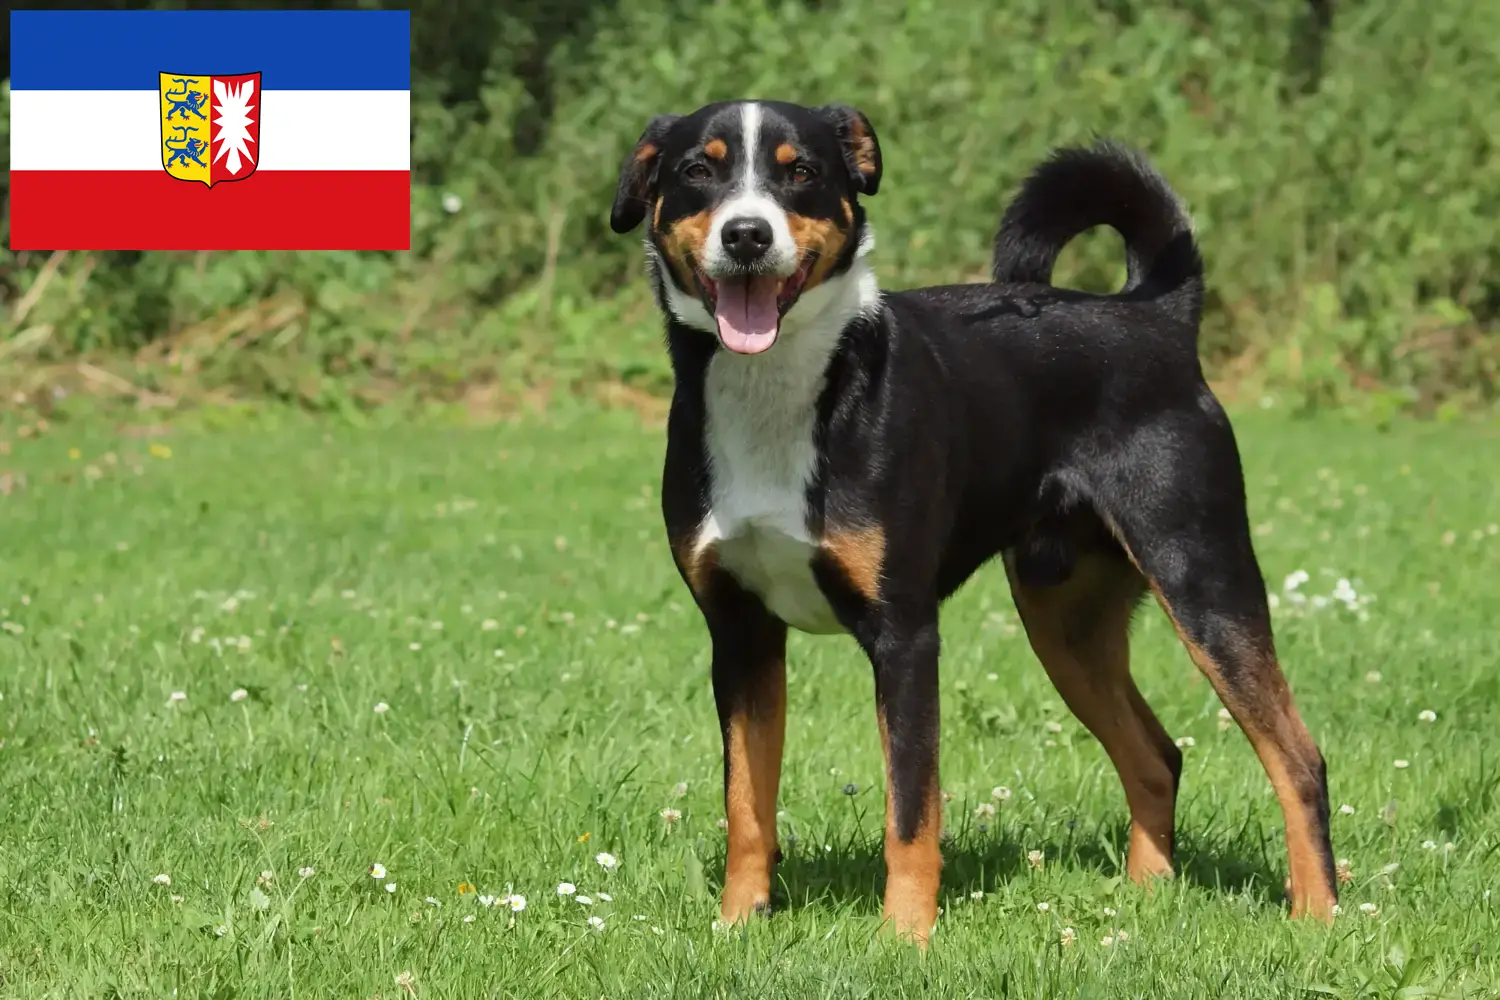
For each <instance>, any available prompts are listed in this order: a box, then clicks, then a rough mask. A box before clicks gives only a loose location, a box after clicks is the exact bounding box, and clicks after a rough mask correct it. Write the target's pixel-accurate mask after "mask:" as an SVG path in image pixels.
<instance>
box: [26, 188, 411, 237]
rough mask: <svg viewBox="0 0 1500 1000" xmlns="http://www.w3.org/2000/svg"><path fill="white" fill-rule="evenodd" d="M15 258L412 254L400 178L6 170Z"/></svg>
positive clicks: (406, 193)
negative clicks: (155, 253) (218, 179)
mask: <svg viewBox="0 0 1500 1000" xmlns="http://www.w3.org/2000/svg"><path fill="white" fill-rule="evenodd" d="M10 248H11V249H12V250H409V249H411V174H410V173H409V172H408V171H405V170H327V171H325V170H272V171H257V172H256V173H255V174H254V175H252V176H250V177H247V178H245V179H244V180H242V181H233V182H230V183H227V184H215V185H214V186H213V187H211V188H210V187H205V186H204V185H202V184H197V183H191V182H188V181H180V180H177V179H176V178H173V177H169V176H168V175H167V174H166V172H165V171H156V170H129V171H109V172H105V171H90V170H12V171H11V173H10Z"/></svg>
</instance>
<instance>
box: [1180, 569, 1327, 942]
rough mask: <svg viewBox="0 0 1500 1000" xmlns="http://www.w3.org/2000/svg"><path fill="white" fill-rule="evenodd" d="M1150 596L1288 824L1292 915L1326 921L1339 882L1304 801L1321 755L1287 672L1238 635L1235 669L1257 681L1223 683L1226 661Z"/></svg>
mask: <svg viewBox="0 0 1500 1000" xmlns="http://www.w3.org/2000/svg"><path fill="white" fill-rule="evenodd" d="M1152 590H1153V591H1155V592H1156V599H1157V601H1158V603H1160V604H1161V607H1162V610H1164V611H1165V612H1166V613H1167V617H1168V618H1169V619H1171V621H1172V627H1173V628H1174V629H1176V631H1177V637H1178V639H1180V640H1181V641H1182V644H1183V646H1185V647H1186V648H1187V651H1188V655H1189V656H1190V657H1192V660H1193V663H1194V664H1195V665H1196V666H1197V667H1198V669H1199V670H1200V671H1202V672H1203V675H1204V676H1205V677H1207V678H1208V680H1209V683H1210V684H1212V685H1213V687H1214V690H1215V691H1217V692H1218V694H1219V700H1220V701H1222V702H1223V703H1224V705H1225V707H1226V708H1228V709H1229V712H1230V714H1231V715H1233V716H1234V720H1235V721H1236V722H1237V723H1239V726H1240V729H1241V730H1242V731H1243V732H1244V734H1245V737H1246V739H1248V740H1249V741H1250V745H1251V746H1252V747H1253V748H1254V749H1255V755H1256V756H1257V757H1259V758H1260V762H1261V766H1262V767H1264V768H1265V769H1266V776H1267V777H1269V778H1270V779H1271V787H1272V788H1273V789H1275V791H1276V799H1277V801H1278V802H1280V803H1281V814H1282V817H1283V820H1284V822H1285V824H1286V851H1287V868H1288V871H1289V872H1290V875H1291V886H1290V888H1289V890H1288V896H1290V898H1291V903H1292V914H1291V915H1292V916H1293V917H1315V918H1317V919H1319V920H1323V921H1327V922H1332V920H1333V906H1334V904H1335V903H1337V902H1338V896H1337V890H1336V889H1335V888H1334V886H1333V884H1332V883H1331V882H1330V881H1329V874H1328V868H1329V864H1328V861H1329V860H1331V859H1327V860H1325V857H1324V852H1323V849H1322V846H1321V836H1320V833H1321V832H1323V831H1322V830H1320V827H1322V824H1320V823H1319V822H1318V821H1317V817H1316V815H1315V813H1314V809H1315V804H1314V802H1312V801H1309V798H1310V797H1311V795H1312V794H1313V792H1314V786H1315V785H1317V784H1318V783H1319V779H1317V778H1316V777H1314V776H1313V775H1311V774H1309V773H1308V762H1310V761H1320V760H1321V759H1322V755H1321V754H1320V753H1319V751H1318V746H1317V743H1315V742H1314V741H1313V738H1312V734H1311V733H1309V732H1308V731H1307V726H1306V724H1305V723H1303V721H1302V714H1301V713H1300V712H1298V711H1297V705H1296V703H1295V702H1294V701H1293V700H1292V691H1291V688H1290V687H1289V686H1288V685H1287V683H1286V675H1284V674H1283V673H1282V672H1281V666H1280V664H1278V663H1277V661H1276V654H1275V653H1274V652H1270V651H1266V650H1258V649H1256V648H1255V646H1254V644H1253V643H1250V642H1248V641H1246V642H1241V643H1240V644H1239V646H1240V648H1239V649H1238V650H1237V651H1236V652H1235V655H1234V659H1235V660H1236V661H1237V662H1236V667H1235V669H1236V672H1237V674H1238V676H1240V677H1243V678H1245V679H1246V680H1248V681H1250V683H1253V684H1255V685H1256V687H1257V690H1256V691H1255V693H1254V695H1253V696H1252V697H1248V698H1247V697H1245V696H1244V693H1243V692H1242V691H1241V690H1238V689H1237V688H1236V687H1235V686H1231V685H1230V684H1228V683H1226V681H1225V678H1224V669H1223V667H1221V666H1220V664H1219V663H1218V662H1216V661H1215V660H1214V658H1213V657H1212V656H1211V655H1209V652H1208V650H1206V649H1204V648H1203V647H1202V646H1200V645H1198V644H1197V643H1196V642H1194V641H1193V640H1192V639H1191V638H1190V637H1189V636H1188V634H1187V632H1186V630H1184V629H1183V627H1182V624H1181V623H1180V622H1179V621H1178V620H1177V616H1176V615H1175V614H1173V612H1172V607H1171V605H1170V604H1169V603H1168V602H1167V599H1166V597H1165V596H1164V595H1163V594H1162V593H1161V592H1160V591H1159V590H1156V588H1155V587H1153V588H1152Z"/></svg>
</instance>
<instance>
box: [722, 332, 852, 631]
mask: <svg viewBox="0 0 1500 1000" xmlns="http://www.w3.org/2000/svg"><path fill="white" fill-rule="evenodd" d="M817 347H818V345H817V344H816V343H815V342H814V341H813V339H812V338H793V339H790V340H788V341H787V342H785V343H778V344H777V345H776V347H775V348H773V349H772V350H771V351H770V352H769V353H768V354H767V355H765V356H764V357H742V356H740V355H735V354H730V353H729V352H728V351H720V352H719V353H718V354H717V355H715V356H714V359H713V361H712V362H710V364H709V369H708V378H707V384H706V385H705V387H704V388H705V400H704V401H705V404H706V408H707V418H708V419H707V428H706V432H707V433H706V438H707V449H708V462H709V476H710V482H711V489H710V504H711V506H710V510H709V514H708V516H707V517H706V518H705V519H704V522H703V527H702V529H701V530H700V532H699V535H698V546H699V548H700V549H701V548H704V547H707V546H710V545H711V546H713V547H714V549H715V550H716V554H717V559H716V562H717V563H718V565H719V566H721V567H722V568H723V569H725V570H726V571H728V572H729V573H730V574H731V575H733V576H734V577H735V579H736V580H738V581H739V582H740V584H741V585H742V586H744V587H745V588H747V589H748V590H750V591H751V592H753V593H755V594H756V595H757V596H759V597H760V599H761V600H762V601H763V602H765V605H766V607H767V608H768V609H769V610H770V611H771V613H772V614H774V615H776V616H777V617H778V618H780V619H781V620H782V621H784V622H786V623H787V624H788V625H791V626H792V627H793V628H797V629H801V630H802V631H804V632H813V633H818V634H828V633H834V632H842V631H843V627H842V626H841V625H840V624H839V622H838V619H837V618H836V617H835V616H834V613H833V609H832V608H831V607H829V605H828V601H827V599H826V598H825V597H824V596H823V593H822V591H821V590H820V589H819V587H818V584H817V581H816V580H814V578H813V574H812V557H813V556H814V554H816V552H817V540H816V539H815V538H813V536H812V533H811V532H809V531H808V528H807V490H808V486H809V484H810V483H811V481H812V478H813V474H814V472H815V466H816V463H817V451H816V449H815V447H814V445H813V423H814V416H815V407H816V404H817V396H818V391H819V389H821V388H822V385H823V380H824V371H825V369H826V366H827V360H828V359H827V355H826V354H824V353H823V352H822V351H821V350H809V348H817ZM809 354H811V355H812V356H808V355H809Z"/></svg>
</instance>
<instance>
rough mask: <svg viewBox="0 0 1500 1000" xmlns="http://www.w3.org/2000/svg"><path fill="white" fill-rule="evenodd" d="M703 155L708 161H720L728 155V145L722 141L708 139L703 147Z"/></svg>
mask: <svg viewBox="0 0 1500 1000" xmlns="http://www.w3.org/2000/svg"><path fill="white" fill-rule="evenodd" d="M703 155H704V156H706V157H708V158H709V159H710V160H722V159H724V157H726V156H728V155H729V145H728V144H727V143H725V142H724V140H723V139H710V140H708V142H707V144H705V145H704V147H703Z"/></svg>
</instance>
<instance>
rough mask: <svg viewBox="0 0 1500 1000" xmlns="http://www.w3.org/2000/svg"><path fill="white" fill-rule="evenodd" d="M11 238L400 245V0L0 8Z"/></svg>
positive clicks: (36, 243)
mask: <svg viewBox="0 0 1500 1000" xmlns="http://www.w3.org/2000/svg"><path fill="white" fill-rule="evenodd" d="M10 86H11V95H10V248H11V249H12V250H405V249H408V248H409V246H410V244H411V17H410V14H409V13H408V12H406V11H351V10H336V11H248V10H236V11H186V10H184V11H81V10H80V11H35V10H32V11H27V10H20V11H13V12H12V13H11V15H10Z"/></svg>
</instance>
